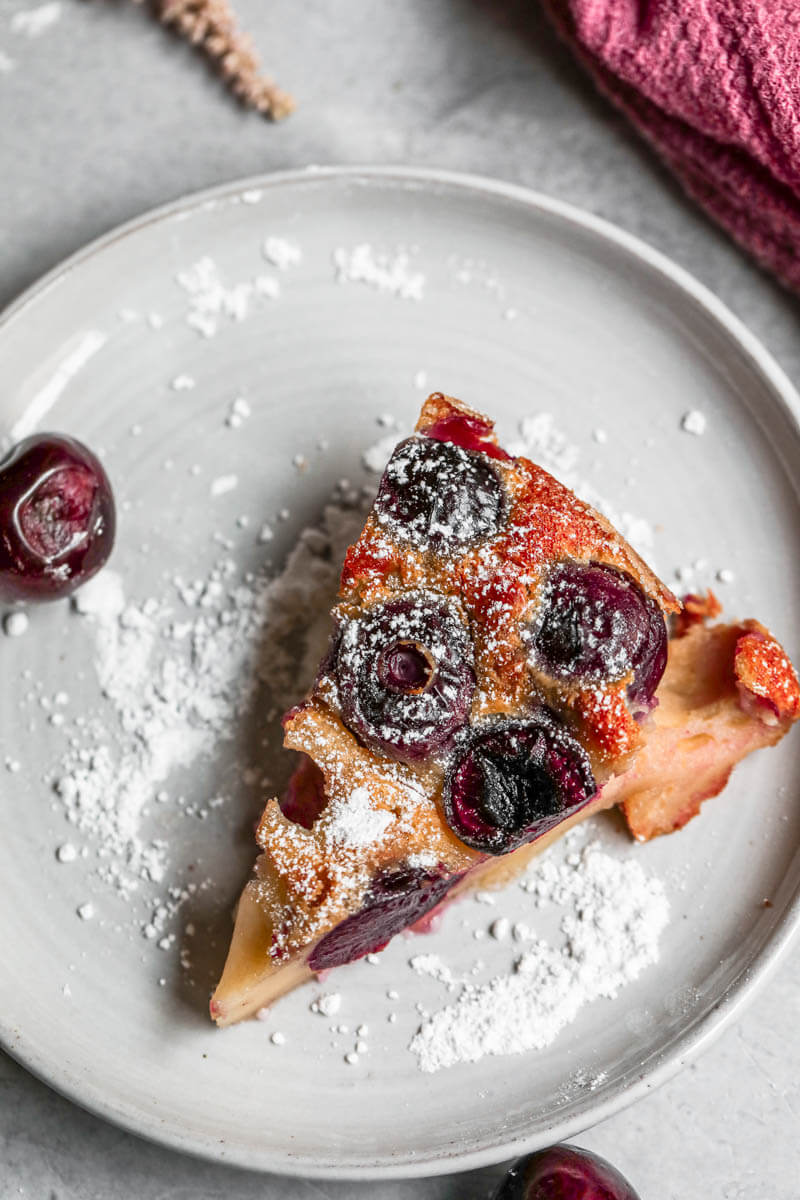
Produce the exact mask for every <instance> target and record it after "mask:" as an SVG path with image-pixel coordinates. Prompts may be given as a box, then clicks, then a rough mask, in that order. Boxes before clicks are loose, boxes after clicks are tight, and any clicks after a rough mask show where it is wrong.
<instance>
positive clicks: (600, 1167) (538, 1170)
mask: <svg viewBox="0 0 800 1200" xmlns="http://www.w3.org/2000/svg"><path fill="white" fill-rule="evenodd" d="M492 1200H639V1197H638V1196H637V1194H636V1192H635V1191H634V1190H633V1188H632V1187H631V1185H630V1184H629V1183H628V1181H627V1180H626V1179H625V1178H624V1177H623V1176H622V1175H620V1173H619V1171H618V1170H617V1169H616V1167H612V1165H611V1163H610V1162H607V1161H606V1160H605V1159H604V1158H601V1157H600V1156H599V1154H592V1153H591V1152H590V1151H589V1150H581V1149H580V1148H579V1147H578V1146H563V1145H562V1146H551V1148H550V1149H549V1150H539V1151H538V1152H537V1153H536V1154H529V1155H528V1156H527V1158H521V1159H519V1161H518V1162H515V1163H514V1165H513V1167H512V1168H511V1170H510V1171H509V1172H508V1174H507V1175H506V1177H505V1179H503V1180H502V1181H501V1183H500V1186H499V1187H498V1189H497V1191H496V1192H495V1193H494V1196H493V1197H492Z"/></svg>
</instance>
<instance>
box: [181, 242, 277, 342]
mask: <svg viewBox="0 0 800 1200" xmlns="http://www.w3.org/2000/svg"><path fill="white" fill-rule="evenodd" d="M176 282H177V283H178V284H179V286H180V287H181V288H183V290H184V292H186V295H187V296H188V301H189V307H188V311H187V313H186V324H187V325H189V326H190V328H192V329H194V330H195V331H196V332H197V333H199V334H200V335H201V336H202V337H204V338H211V337H214V335H215V334H216V333H217V331H218V330H219V328H220V326H221V325H222V324H223V322H225V321H226V320H229V321H243V320H244V319H245V317H247V316H248V314H249V312H250V307H251V305H252V303H253V301H254V300H255V299H257V298H259V297H267V298H268V299H271V300H275V299H277V298H278V296H279V295H280V284H279V282H278V280H277V279H276V278H274V276H271V275H256V276H255V277H254V278H253V279H248V280H244V281H242V282H240V283H234V284H227V283H224V282H223V279H222V275H221V273H220V270H219V268H218V266H217V264H216V263H215V262H214V260H213V259H212V258H210V257H209V256H208V255H204V256H203V258H200V259H198V260H197V262H195V263H194V264H193V265H192V266H191V267H188V268H187V269H186V270H185V271H179V272H178V274H177V276H176Z"/></svg>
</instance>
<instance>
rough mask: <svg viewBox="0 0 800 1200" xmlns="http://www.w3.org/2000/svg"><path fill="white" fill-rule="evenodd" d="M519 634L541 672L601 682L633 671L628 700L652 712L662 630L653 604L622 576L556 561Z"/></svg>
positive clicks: (663, 658)
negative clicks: (536, 608) (532, 618)
mask: <svg viewBox="0 0 800 1200" xmlns="http://www.w3.org/2000/svg"><path fill="white" fill-rule="evenodd" d="M526 636H527V640H528V642H529V645H530V651H531V660H532V662H533V663H534V665H535V666H537V667H538V668H539V669H540V670H542V671H544V672H545V673H546V674H548V675H551V676H554V677H555V678H557V679H563V680H566V681H569V682H572V681H574V680H586V681H589V682H592V683H607V682H614V681H615V680H618V679H622V678H624V677H625V676H626V675H627V674H628V673H629V672H631V671H633V679H632V680H631V683H630V684H629V686H628V699H629V700H630V702H631V704H632V705H633V706H634V707H636V708H640V709H643V710H646V709H648V708H650V707H651V706H652V701H653V694H654V692H655V690H656V688H657V687H658V684H659V682H660V681H661V676H662V675H663V674H664V668H665V666H666V664H667V627H666V623H665V621H664V617H663V615H662V613H661V609H660V608H659V606H658V604H657V603H656V602H655V600H653V599H651V598H650V597H649V596H647V595H646V594H645V593H644V592H643V591H642V589H641V588H640V587H639V585H638V584H637V583H636V581H635V580H634V579H633V578H632V577H631V576H630V575H628V574H627V573H626V572H624V571H620V570H618V569H617V568H616V567H611V566H608V565H606V564H605V563H577V562H564V563H560V564H559V565H558V566H557V567H556V568H555V570H554V571H553V572H552V573H551V574H550V577H549V579H548V580H547V583H546V585H545V588H544V593H543V596H542V603H541V609H540V616H539V619H538V621H537V622H536V623H535V624H534V625H533V626H532V628H531V629H530V630H529V631H528V632H527V635H526Z"/></svg>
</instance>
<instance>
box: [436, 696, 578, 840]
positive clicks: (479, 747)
mask: <svg viewBox="0 0 800 1200" xmlns="http://www.w3.org/2000/svg"><path fill="white" fill-rule="evenodd" d="M596 790H597V788H596V785H595V781H594V776H593V775H592V769H591V767H590V765H589V760H588V758H587V756H586V754H585V752H584V750H583V748H582V747H581V746H580V745H579V744H578V742H576V741H575V739H574V738H573V737H572V736H571V734H569V733H568V732H567V731H566V729H564V727H563V726H562V725H559V723H558V722H557V721H556V720H555V718H554V717H552V716H551V715H550V714H549V713H548V712H546V711H545V710H541V711H540V712H539V713H537V714H536V715H535V716H534V717H532V718H530V719H529V720H527V721H524V722H522V721H514V722H508V723H505V724H500V725H494V726H489V728H488V729H484V730H483V731H482V732H480V733H478V734H476V735H473V736H472V737H471V738H470V739H469V740H468V741H467V742H466V744H465V747H464V749H463V750H462V751H461V753H460V754H459V756H458V757H457V758H456V759H455V762H454V763H453V765H452V766H451V768H450V770H449V771H448V774H447V777H446V779H445V786H444V793H443V800H444V810H445V817H446V818H447V823H448V825H449V826H450V828H451V829H452V831H453V833H454V834H455V835H456V837H458V838H460V839H461V841H462V842H465V843H466V844H467V845H468V846H472V847H473V849H475V850H481V851H483V853H484V854H507V853H508V851H510V850H515V849H516V848H517V847H518V846H522V845H524V844H525V843H526V842H532V841H534V840H535V839H536V838H539V837H541V836H542V835H543V834H545V833H547V832H548V830H550V829H553V828H554V827H555V826H556V825H559V824H560V823H561V822H562V821H564V820H566V818H567V817H570V816H572V815H573V813H576V812H577V811H578V810H579V809H580V808H582V807H583V805H584V804H586V803H587V802H588V801H589V800H591V798H592V796H594V794H595V792H596Z"/></svg>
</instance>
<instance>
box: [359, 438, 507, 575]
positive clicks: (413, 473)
mask: <svg viewBox="0 0 800 1200" xmlns="http://www.w3.org/2000/svg"><path fill="white" fill-rule="evenodd" d="M505 506H506V502H505V493H504V490H503V484H502V483H501V480H500V476H499V475H498V473H497V471H496V470H495V468H494V467H493V466H492V464H491V462H490V460H489V458H488V457H487V456H486V454H484V453H479V452H476V451H474V450H466V449H464V448H463V447H461V446H456V445H454V444H453V443H452V442H443V441H438V440H436V439H434V438H429V437H410V438H407V439H406V441H404V442H401V443H400V445H399V446H398V447H397V448H396V450H395V452H394V454H393V455H392V457H391V458H390V459H389V462H388V465H387V467H386V470H385V471H384V474H383V478H382V479H381V482H380V487H379V488H378V495H377V497H376V499H375V509H374V511H375V517H376V519H377V521H378V523H379V524H380V525H382V526H384V527H385V528H386V529H387V530H388V531H389V533H390V534H391V535H392V537H395V538H397V539H398V540H399V541H402V542H405V543H408V542H410V543H411V545H413V546H416V547H418V548H419V549H420V550H433V551H435V552H436V553H437V554H441V555H445V556H447V555H451V556H452V555H456V554H459V553H461V552H462V551H464V550H466V549H467V548H468V547H469V546H473V545H475V544H476V543H477V542H481V541H483V540H484V539H485V538H488V537H491V536H492V535H493V534H495V533H497V532H498V530H499V529H500V526H501V524H502V522H503V519H504V515H505Z"/></svg>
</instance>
